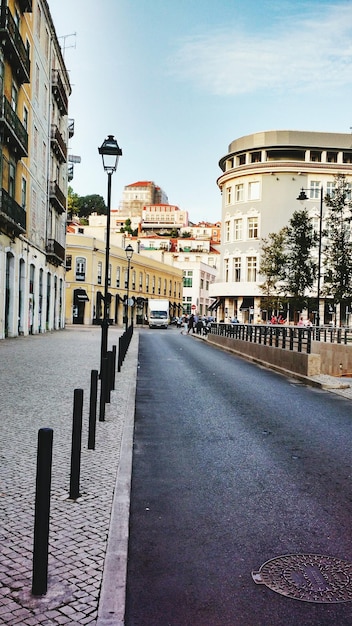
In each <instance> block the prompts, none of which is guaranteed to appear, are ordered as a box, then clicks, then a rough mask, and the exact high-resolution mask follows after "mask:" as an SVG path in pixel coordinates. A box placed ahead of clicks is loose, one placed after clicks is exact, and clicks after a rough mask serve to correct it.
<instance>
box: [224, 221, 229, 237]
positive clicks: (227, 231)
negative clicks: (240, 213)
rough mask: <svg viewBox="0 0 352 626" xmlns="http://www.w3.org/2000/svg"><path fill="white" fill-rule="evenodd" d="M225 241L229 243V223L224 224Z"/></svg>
mask: <svg viewBox="0 0 352 626" xmlns="http://www.w3.org/2000/svg"><path fill="white" fill-rule="evenodd" d="M225 241H227V242H228V241H230V222H225Z"/></svg>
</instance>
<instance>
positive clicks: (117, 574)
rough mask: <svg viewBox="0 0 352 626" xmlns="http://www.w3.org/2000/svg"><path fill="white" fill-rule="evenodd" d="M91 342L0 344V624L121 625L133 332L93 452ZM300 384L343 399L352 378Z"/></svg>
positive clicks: (77, 337)
mask: <svg viewBox="0 0 352 626" xmlns="http://www.w3.org/2000/svg"><path fill="white" fill-rule="evenodd" d="M121 332H122V330H121V329H117V328H115V327H111V328H110V329H109V346H110V347H111V346H112V345H116V346H118V338H119V336H120V334H121ZM100 339H101V331H100V328H98V327H85V326H79V327H77V326H73V327H68V328H66V329H65V330H61V331H56V332H54V333H47V334H45V335H36V336H32V337H22V338H18V339H6V340H3V341H0V433H1V436H0V505H1V506H0V546H1V548H0V624H2V625H3V626H7V625H9V626H15V625H21V626H36V625H37V624H39V625H41V626H62V625H65V624H70V625H77V626H78V625H80V624H82V625H83V624H85V625H87V624H89V625H95V626H122V625H123V614H124V591H125V587H124V583H125V575H126V565H127V539H128V506H129V480H130V473H131V466H130V465H129V463H128V461H127V462H126V458H127V457H130V459H131V456H132V451H131V449H132V435H133V419H134V404H135V386H136V372H137V366H138V365H137V363H138V332H135V333H134V335H133V338H132V342H131V345H130V347H129V350H128V353H127V356H126V359H125V361H124V364H123V366H122V369H121V372H119V373H116V390H115V391H113V392H112V393H111V403H110V404H108V405H107V406H106V418H105V422H99V421H97V431H96V446H95V450H94V451H93V450H88V446H87V441H88V423H87V422H88V410H89V392H90V373H91V370H92V369H99V359H100ZM303 382H306V383H307V384H314V385H316V386H319V387H322V388H324V389H328V390H329V391H331V392H334V393H337V394H339V395H341V396H343V397H345V398H347V399H350V400H352V387H351V384H352V380H351V381H350V380H349V379H346V378H333V377H330V376H324V375H321V376H315V377H313V378H312V379H311V380H309V379H307V380H306V381H303ZM76 388H81V389H83V390H84V411H83V434H82V457H81V480H80V493H81V497H80V498H79V499H78V500H76V501H72V500H69V498H68V492H69V480H70V476H69V474H70V455H71V438H72V412H73V392H74V389H76ZM98 398H99V395H98ZM43 427H50V428H53V431H54V443H53V469H52V488H51V516H50V533H49V567H48V591H47V593H46V594H45V595H44V596H42V597H34V596H32V594H31V585H32V561H33V555H32V549H33V548H32V546H33V529H34V496H35V475H36V455H37V437H38V430H39V429H40V428H43ZM126 433H127V435H126ZM121 450H123V451H126V450H127V452H128V454H125V453H124V452H123V453H122V452H121ZM125 457H126V458H125ZM123 468H124V471H122V470H123ZM119 476H120V478H119ZM119 481H120V482H119Z"/></svg>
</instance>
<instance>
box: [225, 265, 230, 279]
mask: <svg viewBox="0 0 352 626" xmlns="http://www.w3.org/2000/svg"><path fill="white" fill-rule="evenodd" d="M228 282H229V260H228V259H225V283H228Z"/></svg>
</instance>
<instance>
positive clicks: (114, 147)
mask: <svg viewBox="0 0 352 626" xmlns="http://www.w3.org/2000/svg"><path fill="white" fill-rule="evenodd" d="M98 151H99V154H101V157H102V160H103V167H104V171H105V172H106V173H107V175H108V198H107V217H106V246H105V282H104V297H103V300H104V315H103V320H102V323H101V353H100V375H101V372H102V365H103V359H105V358H106V355H107V350H108V328H109V308H110V298H109V254H110V211H111V176H112V175H113V173H114V172H116V168H117V163H118V160H119V157H120V156H121V155H122V150H121V148H119V145H118V143H117V141H116V139H115V137H114V136H113V135H108V137H107V139H105V141H103V143H102V145H101V146H100V148H98Z"/></svg>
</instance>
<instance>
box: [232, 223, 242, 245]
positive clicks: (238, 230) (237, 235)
mask: <svg viewBox="0 0 352 626" xmlns="http://www.w3.org/2000/svg"><path fill="white" fill-rule="evenodd" d="M234 227H235V230H234V232H235V241H239V240H240V239H242V218H240V219H235V221H234Z"/></svg>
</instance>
